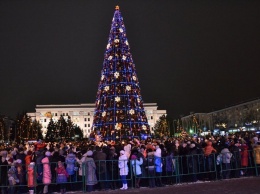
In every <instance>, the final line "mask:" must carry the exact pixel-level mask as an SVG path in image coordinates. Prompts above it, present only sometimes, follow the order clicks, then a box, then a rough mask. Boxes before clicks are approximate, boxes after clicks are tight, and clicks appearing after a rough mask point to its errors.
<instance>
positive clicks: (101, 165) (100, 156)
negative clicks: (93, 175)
mask: <svg viewBox="0 0 260 194" xmlns="http://www.w3.org/2000/svg"><path fill="white" fill-rule="evenodd" d="M106 159H107V155H106V154H105V153H104V152H102V151H96V154H95V155H94V161H95V163H96V168H97V169H96V171H97V173H98V174H103V173H105V172H106Z"/></svg>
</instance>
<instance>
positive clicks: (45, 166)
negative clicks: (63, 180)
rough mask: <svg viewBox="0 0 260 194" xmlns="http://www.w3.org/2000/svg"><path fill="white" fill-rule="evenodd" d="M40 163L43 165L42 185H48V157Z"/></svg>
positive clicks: (49, 172) (49, 178)
mask: <svg viewBox="0 0 260 194" xmlns="http://www.w3.org/2000/svg"><path fill="white" fill-rule="evenodd" d="M42 163H43V178H42V182H43V184H45V185H48V184H50V183H51V167H50V162H49V158H48V157H45V158H43V159H42Z"/></svg>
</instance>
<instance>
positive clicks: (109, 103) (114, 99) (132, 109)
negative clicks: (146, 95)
mask: <svg viewBox="0 0 260 194" xmlns="http://www.w3.org/2000/svg"><path fill="white" fill-rule="evenodd" d="M93 129H94V131H95V132H96V133H98V134H101V135H102V136H103V137H104V138H108V139H121V138H129V137H133V136H139V137H141V136H143V135H145V134H149V133H150V130H149V125H148V122H147V118H146V114H145V111H144V108H143V99H142V96H141V91H140V86H139V82H138V78H137V74H136V69H135V64H134V62H133V59H132V55H131V53H130V47H129V43H128V40H127V37H126V29H125V25H124V22H123V17H122V16H121V13H120V11H119V7H118V6H116V10H115V13H114V17H113V20H112V25H111V30H110V34H109V39H108V44H107V47H106V52H105V55H104V62H103V69H102V71H101V79H100V82H99V86H98V91H97V96H96V109H95V113H94V119H93Z"/></svg>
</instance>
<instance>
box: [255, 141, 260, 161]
mask: <svg viewBox="0 0 260 194" xmlns="http://www.w3.org/2000/svg"><path fill="white" fill-rule="evenodd" d="M254 152H255V162H256V164H260V145H257V146H255V147H254Z"/></svg>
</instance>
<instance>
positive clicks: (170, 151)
mask: <svg viewBox="0 0 260 194" xmlns="http://www.w3.org/2000/svg"><path fill="white" fill-rule="evenodd" d="M174 149H175V148H174V147H168V148H167V155H166V157H165V170H166V175H167V176H168V177H167V184H169V185H172V184H173V178H172V175H173V173H174V171H175V169H174V166H175V159H174Z"/></svg>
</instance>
